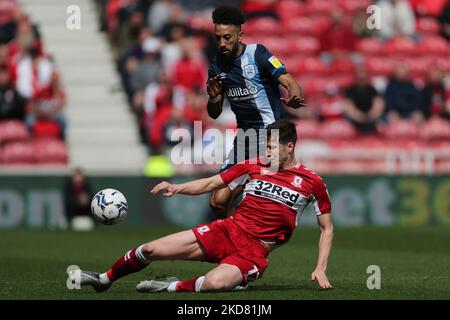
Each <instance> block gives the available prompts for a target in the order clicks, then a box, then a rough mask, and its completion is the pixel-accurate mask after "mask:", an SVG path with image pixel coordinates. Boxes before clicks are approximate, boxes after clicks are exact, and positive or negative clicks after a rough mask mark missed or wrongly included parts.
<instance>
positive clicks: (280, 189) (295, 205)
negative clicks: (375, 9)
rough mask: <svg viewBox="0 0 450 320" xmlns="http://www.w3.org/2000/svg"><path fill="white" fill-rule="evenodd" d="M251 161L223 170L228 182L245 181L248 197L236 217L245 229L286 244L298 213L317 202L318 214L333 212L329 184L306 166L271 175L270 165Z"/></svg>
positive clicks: (260, 236) (315, 206)
mask: <svg viewBox="0 0 450 320" xmlns="http://www.w3.org/2000/svg"><path fill="white" fill-rule="evenodd" d="M253 160H254V159H253ZM254 162H255V161H253V163H254ZM251 163H252V161H250V160H247V161H244V162H241V163H238V164H236V165H235V166H233V167H231V168H229V169H228V170H226V171H224V172H222V173H220V176H221V177H222V180H223V181H224V183H225V184H226V185H230V186H231V187H234V186H236V185H240V184H244V183H245V188H244V198H243V199H242V201H241V203H240V204H239V207H238V208H237V210H236V212H235V214H234V215H233V216H232V220H233V221H234V222H235V223H236V224H237V225H238V227H240V228H241V229H242V230H243V231H244V232H246V233H248V234H249V235H251V236H253V237H255V238H258V239H261V240H264V241H271V242H277V243H283V242H285V241H287V240H288V239H289V238H290V237H291V235H292V232H293V231H294V229H295V227H296V225H297V215H298V214H302V213H303V210H304V209H305V207H306V206H307V205H308V204H309V203H312V204H313V205H314V210H315V212H316V215H321V214H327V213H331V202H330V197H329V194H328V191H327V188H326V186H325V183H324V182H323V180H322V178H321V177H319V176H318V175H317V174H316V173H314V172H312V171H310V170H308V169H307V168H306V167H305V166H303V165H301V164H300V163H298V164H297V165H296V166H295V167H294V168H292V169H281V170H279V171H278V172H276V173H274V174H267V171H268V166H267V165H263V164H260V163H258V164H251ZM265 173H266V174H265Z"/></svg>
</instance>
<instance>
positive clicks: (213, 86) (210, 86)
mask: <svg viewBox="0 0 450 320" xmlns="http://www.w3.org/2000/svg"><path fill="white" fill-rule="evenodd" d="M206 89H207V90H208V95H209V96H210V97H211V98H215V97H217V96H218V95H219V94H221V93H222V89H223V85H222V81H221V80H220V77H219V76H215V77H213V78H211V79H209V80H208V83H207V87H206Z"/></svg>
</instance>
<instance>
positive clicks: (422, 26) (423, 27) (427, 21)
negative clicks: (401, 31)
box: [416, 17, 440, 36]
mask: <svg viewBox="0 0 450 320" xmlns="http://www.w3.org/2000/svg"><path fill="white" fill-rule="evenodd" d="M439 29H440V26H439V22H438V21H437V20H436V19H435V18H428V17H425V18H419V19H417V22H416V30H417V32H419V33H421V34H424V35H431V36H432V35H438V34H439Z"/></svg>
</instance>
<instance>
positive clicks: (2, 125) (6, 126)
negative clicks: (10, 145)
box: [0, 120, 29, 144]
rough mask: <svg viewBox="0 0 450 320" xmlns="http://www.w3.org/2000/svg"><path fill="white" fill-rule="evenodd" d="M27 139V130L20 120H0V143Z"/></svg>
mask: <svg viewBox="0 0 450 320" xmlns="http://www.w3.org/2000/svg"><path fill="white" fill-rule="evenodd" d="M28 139H29V132H28V129H27V127H26V125H25V124H24V123H23V122H22V121H17V120H7V121H3V122H0V144H2V143H7V142H15V141H25V140H28Z"/></svg>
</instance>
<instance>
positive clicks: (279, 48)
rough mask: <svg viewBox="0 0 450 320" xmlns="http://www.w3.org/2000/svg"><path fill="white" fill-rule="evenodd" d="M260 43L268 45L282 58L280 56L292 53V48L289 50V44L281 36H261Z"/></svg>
mask: <svg viewBox="0 0 450 320" xmlns="http://www.w3.org/2000/svg"><path fill="white" fill-rule="evenodd" d="M258 43H260V44H263V45H264V46H266V47H267V48H268V49H269V50H270V51H271V52H272V53H273V54H275V55H276V56H277V57H278V58H280V56H285V55H289V54H290V53H291V50H289V46H287V45H286V44H285V42H284V39H282V38H280V37H265V38H261V40H260V41H258Z"/></svg>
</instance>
